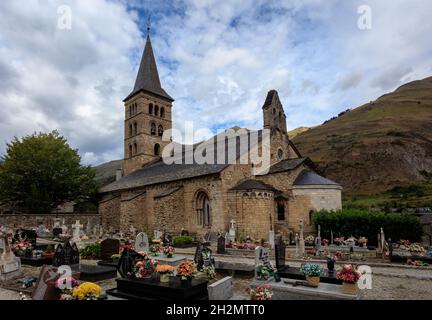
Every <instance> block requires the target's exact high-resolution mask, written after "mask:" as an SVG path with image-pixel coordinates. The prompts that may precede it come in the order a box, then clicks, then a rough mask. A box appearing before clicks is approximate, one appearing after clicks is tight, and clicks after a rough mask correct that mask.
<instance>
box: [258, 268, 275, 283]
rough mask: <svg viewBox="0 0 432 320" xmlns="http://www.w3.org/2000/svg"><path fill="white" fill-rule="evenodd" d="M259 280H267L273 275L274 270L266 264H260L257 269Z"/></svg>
mask: <svg viewBox="0 0 432 320" xmlns="http://www.w3.org/2000/svg"><path fill="white" fill-rule="evenodd" d="M255 271H256V275H257V280H259V281H265V280H268V279H270V277H271V276H273V270H270V269H269V268H268V267H266V266H265V265H259V266H257V267H256V269H255Z"/></svg>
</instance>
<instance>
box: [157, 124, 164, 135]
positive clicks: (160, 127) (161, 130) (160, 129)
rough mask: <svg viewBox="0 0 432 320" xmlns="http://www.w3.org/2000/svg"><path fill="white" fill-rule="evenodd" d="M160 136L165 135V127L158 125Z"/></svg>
mask: <svg viewBox="0 0 432 320" xmlns="http://www.w3.org/2000/svg"><path fill="white" fill-rule="evenodd" d="M158 136H159V137H162V136H163V127H162V126H161V125H160V126H159V127H158Z"/></svg>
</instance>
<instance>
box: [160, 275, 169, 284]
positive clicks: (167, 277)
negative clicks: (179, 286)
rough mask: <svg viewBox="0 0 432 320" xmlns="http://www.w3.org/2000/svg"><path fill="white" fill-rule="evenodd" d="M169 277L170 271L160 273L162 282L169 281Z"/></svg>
mask: <svg viewBox="0 0 432 320" xmlns="http://www.w3.org/2000/svg"><path fill="white" fill-rule="evenodd" d="M169 278H170V275H169V273H162V274H161V275H160V282H162V283H168V282H169Z"/></svg>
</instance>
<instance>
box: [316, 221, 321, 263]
mask: <svg viewBox="0 0 432 320" xmlns="http://www.w3.org/2000/svg"><path fill="white" fill-rule="evenodd" d="M315 250H316V251H315V255H316V256H320V255H321V226H320V225H318V236H317V237H316V238H315Z"/></svg>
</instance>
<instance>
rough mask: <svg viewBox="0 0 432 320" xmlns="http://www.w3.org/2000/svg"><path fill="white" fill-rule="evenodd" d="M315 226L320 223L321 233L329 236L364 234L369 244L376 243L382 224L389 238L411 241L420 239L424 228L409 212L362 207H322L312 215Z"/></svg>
mask: <svg viewBox="0 0 432 320" xmlns="http://www.w3.org/2000/svg"><path fill="white" fill-rule="evenodd" d="M313 221H314V224H315V226H317V225H320V226H321V237H323V238H326V239H330V237H331V235H330V233H331V231H333V236H334V237H337V236H344V237H349V236H351V235H352V236H354V237H357V238H358V237H361V236H364V237H366V238H368V240H369V244H372V245H376V244H377V235H378V233H379V232H380V228H381V227H382V228H383V230H384V234H385V237H386V240H387V239H388V238H391V239H392V241H395V242H396V241H399V240H400V239H407V240H410V241H412V242H419V241H421V237H422V235H423V228H422V225H421V222H420V220H419V219H418V218H417V217H416V216H414V215H410V214H396V213H392V214H385V213H383V212H370V211H367V210H362V209H354V208H349V209H343V210H340V211H320V212H318V213H316V214H315V215H314V216H313Z"/></svg>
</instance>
